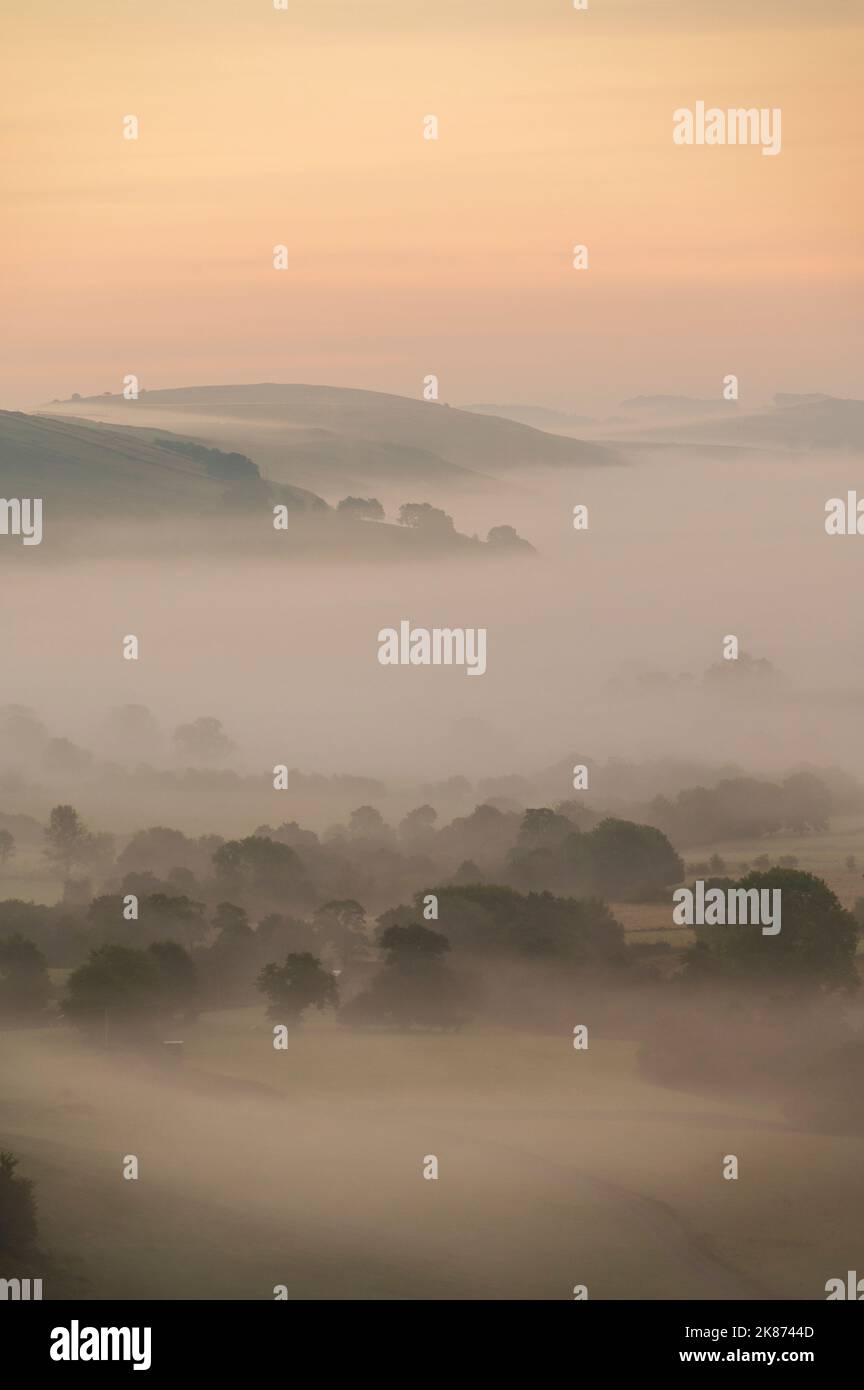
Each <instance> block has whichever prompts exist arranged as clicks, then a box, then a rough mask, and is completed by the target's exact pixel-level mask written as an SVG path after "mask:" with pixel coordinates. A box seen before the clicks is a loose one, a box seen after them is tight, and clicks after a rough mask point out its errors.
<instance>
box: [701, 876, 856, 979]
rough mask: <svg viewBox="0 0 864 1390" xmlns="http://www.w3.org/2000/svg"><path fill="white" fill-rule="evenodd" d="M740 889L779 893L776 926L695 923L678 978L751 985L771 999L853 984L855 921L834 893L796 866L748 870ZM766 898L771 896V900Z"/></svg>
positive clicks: (822, 882)
mask: <svg viewBox="0 0 864 1390" xmlns="http://www.w3.org/2000/svg"><path fill="white" fill-rule="evenodd" d="M735 886H736V887H737V888H739V889H745V890H750V889H754V888H755V889H757V890H758V891H760V892H761V891H763V890H766V889H767V890H769V891H771V890H774V889H778V890H779V891H780V895H781V897H780V904H781V928H780V931H779V933H777V934H776V935H774V936H763V934H762V931H761V928H760V927H759V926H758V925H756V926H753V925H749V924H744V925H741V926H737V925H736V926H723V927H719V926H701V927H696V929H695V930H696V944H695V946H693V947H691V948H690V950H689V952H688V953H687V956H686V957H685V965H684V977H685V978H686V979H690V980H697V981H699V980H710V981H718V982H719V981H725V982H727V983H731V984H734V985H735V986H736V988H740V987H741V986H742V985H745V984H747V985H751V986H753V987H756V988H758V989H761V990H763V991H765V992H767V993H769V994H770V995H771V996H772V997H774V998H782V997H785V998H789V997H799V996H800V995H804V994H808V993H814V994H815V993H820V992H831V991H835V990H849V989H854V988H855V987H856V986H857V984H858V975H857V971H856V969H855V952H856V949H857V945H858V924H857V922H856V921H855V918H854V917H853V915H852V913H851V912H847V911H846V909H845V908H844V907H842V906H841V904H840V901H839V899H838V898H837V896H836V894H835V893H833V892H832V891H831V889H830V888H829V887H828V885H827V884H826V883H825V882H824V881H823V880H822V879H821V878H817V877H816V876H815V875H814V874H808V873H804V872H803V871H802V870H800V869H771V870H769V871H768V872H766V873H750V874H748V875H747V876H746V878H743V879H741V880H740V882H739V883H738V884H737V885H735ZM771 901H772V902H773V899H772V900H771Z"/></svg>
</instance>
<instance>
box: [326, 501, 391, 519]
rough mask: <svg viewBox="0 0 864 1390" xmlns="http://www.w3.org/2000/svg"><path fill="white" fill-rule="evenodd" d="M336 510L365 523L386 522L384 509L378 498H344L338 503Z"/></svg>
mask: <svg viewBox="0 0 864 1390" xmlns="http://www.w3.org/2000/svg"><path fill="white" fill-rule="evenodd" d="M336 510H337V512H343V513H345V514H347V515H348V516H355V517H359V518H361V519H362V520H364V521H383V520H384V508H383V507H382V506H381V503H380V502H379V501H378V498H377V497H343V498H342V501H341V502H337V504H336Z"/></svg>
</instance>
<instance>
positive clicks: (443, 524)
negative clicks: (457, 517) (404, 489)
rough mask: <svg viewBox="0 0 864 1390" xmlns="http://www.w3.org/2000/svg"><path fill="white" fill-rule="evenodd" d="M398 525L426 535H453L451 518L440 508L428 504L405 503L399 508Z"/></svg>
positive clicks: (453, 529)
mask: <svg viewBox="0 0 864 1390" xmlns="http://www.w3.org/2000/svg"><path fill="white" fill-rule="evenodd" d="M399 524H400V526H410V527H412V529H413V530H415V531H423V532H425V533H426V534H427V535H434V536H452V535H454V534H455V528H454V526H453V518H452V516H448V515H447V513H446V512H443V511H442V510H441V508H440V507H433V506H431V505H430V503H429V502H405V503H404V504H403V506H401V507H400V508H399Z"/></svg>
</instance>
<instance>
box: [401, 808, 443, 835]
mask: <svg viewBox="0 0 864 1390" xmlns="http://www.w3.org/2000/svg"><path fill="white" fill-rule="evenodd" d="M437 819H438V812H437V811H436V810H435V807H434V806H430V805H429V804H428V802H426V803H424V805H422V806H415V808H414V810H413V811H409V812H408V814H407V815H405V816H403V817H402V819H401V821H400V822H399V838H400V840H407V841H409V842H410V841H412V840H425V839H427V838H428V837H429V836H430V835H433V834H434V831H435V821H436V820H437Z"/></svg>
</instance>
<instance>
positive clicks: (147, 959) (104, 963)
mask: <svg viewBox="0 0 864 1390" xmlns="http://www.w3.org/2000/svg"><path fill="white" fill-rule="evenodd" d="M159 995H160V976H159V970H158V966H157V963H156V960H155V958H154V957H153V956H152V955H149V954H148V953H147V952H146V951H136V950H133V949H132V948H131V947H129V946H114V945H107V946H98V947H97V948H96V949H95V950H93V951H91V952H90V955H89V957H88V959H87V960H86V961H85V962H84V964H83V965H79V967H78V969H77V970H73V971H72V974H71V975H70V976H69V979H68V980H67V982H66V995H65V997H64V999H63V1002H62V1004H61V1006H60V1008H61V1012H62V1014H63V1015H64V1017H65V1018H68V1019H69V1021H70V1023H73V1024H74V1025H75V1026H76V1027H77V1028H80V1029H81V1031H82V1032H83V1033H85V1034H87V1035H90V1036H92V1037H98V1036H100V1035H101V1036H104V1037H105V1038H106V1039H107V1038H108V1037H109V1036H112V1035H115V1034H118V1033H119V1034H120V1035H121V1036H123V1037H134V1038H140V1037H142V1036H145V1035H148V1034H149V1033H150V1032H151V1030H152V1023H153V1020H154V1016H155V1011H156V1009H157V1006H158V1003H159Z"/></svg>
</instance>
